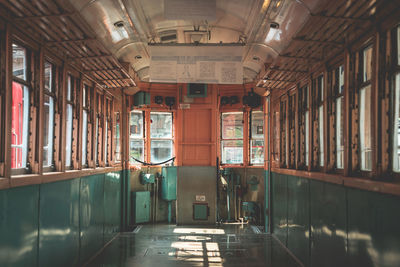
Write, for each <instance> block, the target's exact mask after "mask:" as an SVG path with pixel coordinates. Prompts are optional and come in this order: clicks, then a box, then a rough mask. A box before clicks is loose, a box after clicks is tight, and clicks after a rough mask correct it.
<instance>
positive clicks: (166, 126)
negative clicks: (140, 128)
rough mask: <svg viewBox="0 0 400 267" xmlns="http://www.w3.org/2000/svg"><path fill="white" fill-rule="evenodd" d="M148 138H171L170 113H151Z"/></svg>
mask: <svg viewBox="0 0 400 267" xmlns="http://www.w3.org/2000/svg"><path fill="white" fill-rule="evenodd" d="M150 120H151V127H150V138H172V113H169V112H151V113H150Z"/></svg>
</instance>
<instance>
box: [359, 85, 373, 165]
mask: <svg viewBox="0 0 400 267" xmlns="http://www.w3.org/2000/svg"><path fill="white" fill-rule="evenodd" d="M371 145H372V144H371V86H370V85H368V86H366V87H363V88H361V90H360V152H361V155H360V157H361V170H363V171H370V170H371V163H372V158H371V156H372V146H371Z"/></svg>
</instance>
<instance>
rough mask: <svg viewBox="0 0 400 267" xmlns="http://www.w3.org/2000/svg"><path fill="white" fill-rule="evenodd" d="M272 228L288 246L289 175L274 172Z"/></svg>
mask: <svg viewBox="0 0 400 267" xmlns="http://www.w3.org/2000/svg"><path fill="white" fill-rule="evenodd" d="M272 177H273V179H272V192H271V194H272V203H273V207H272V229H273V233H274V234H275V236H276V237H277V238H278V239H279V240H280V241H281V242H282V243H283V244H285V245H286V246H287V234H288V227H287V225H288V221H287V219H288V214H287V211H288V210H287V176H286V175H282V174H276V173H273V174H272Z"/></svg>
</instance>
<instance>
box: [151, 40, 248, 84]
mask: <svg viewBox="0 0 400 267" xmlns="http://www.w3.org/2000/svg"><path fill="white" fill-rule="evenodd" d="M150 55H151V60H150V82H167V83H217V84H242V83H243V63H242V55H243V46H201V45H200V46H162V45H161V46H156V45H152V46H150Z"/></svg>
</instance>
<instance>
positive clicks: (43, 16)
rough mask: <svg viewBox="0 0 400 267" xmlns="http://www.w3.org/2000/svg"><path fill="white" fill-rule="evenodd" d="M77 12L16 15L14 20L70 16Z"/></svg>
mask: <svg viewBox="0 0 400 267" xmlns="http://www.w3.org/2000/svg"><path fill="white" fill-rule="evenodd" d="M76 13H77V12H68V13H60V14H49V15H39V16H25V17H16V18H14V19H13V20H14V21H24V20H35V19H43V18H60V17H69V16H73V15H75V14H76Z"/></svg>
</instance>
